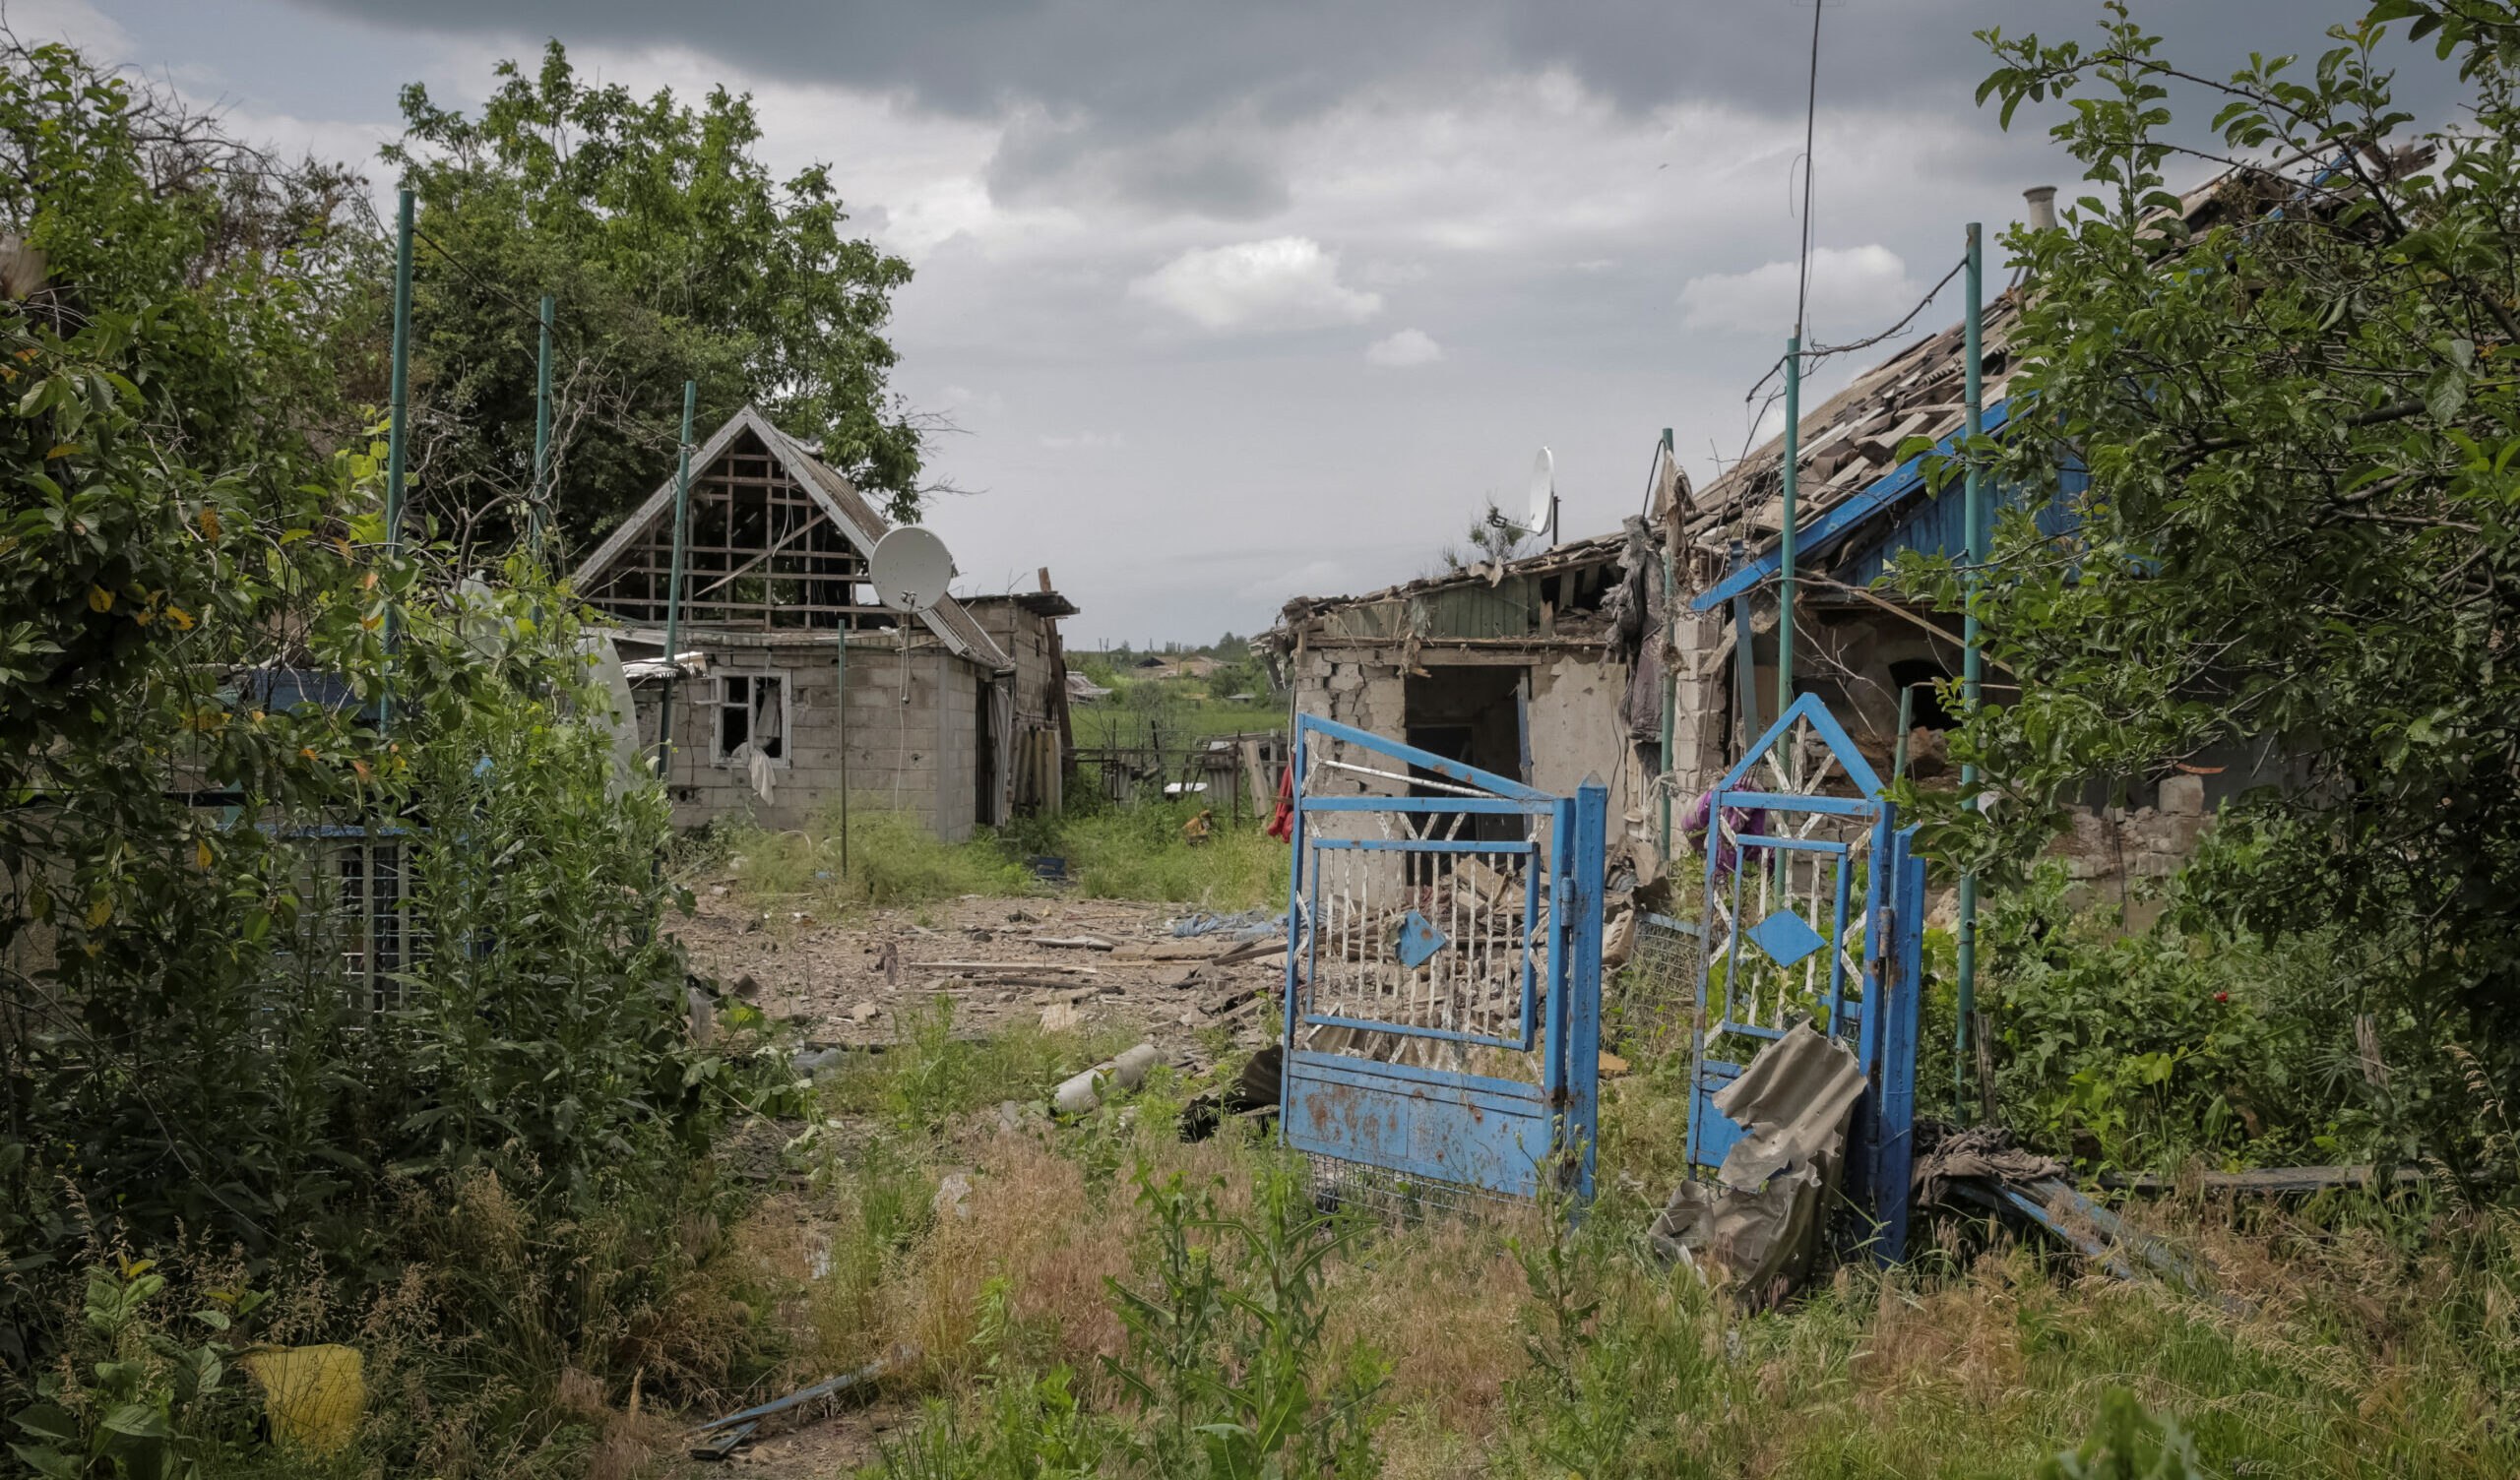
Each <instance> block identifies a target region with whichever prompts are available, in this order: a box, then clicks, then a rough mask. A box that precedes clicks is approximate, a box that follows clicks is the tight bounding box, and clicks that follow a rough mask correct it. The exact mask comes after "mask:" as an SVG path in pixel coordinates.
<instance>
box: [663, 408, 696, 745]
mask: <svg viewBox="0 0 2520 1480" xmlns="http://www.w3.org/2000/svg"><path fill="white" fill-rule="evenodd" d="M699 397H700V383H699V382H698V381H690V380H687V381H684V382H683V383H682V453H681V459H682V461H681V463H680V465H679V466H678V467H677V468H676V470H675V472H674V479H673V568H672V570H671V572H670V573H669V574H667V576H666V577H665V664H666V668H665V703H664V709H662V712H661V713H660V714H659V716H658V719H657V741H658V744H659V745H660V746H662V749H663V751H664V773H665V785H666V787H667V788H668V789H670V788H671V787H672V785H673V707H674V703H675V701H677V700H679V699H680V698H681V697H682V677H681V670H680V668H679V667H677V666H675V660H676V658H678V657H679V656H680V653H679V651H678V650H677V649H679V648H680V647H681V646H682V533H683V527H684V526H685V525H686V524H690V523H691V521H690V517H689V515H690V509H691V411H692V405H693V402H695V401H698V400H699Z"/></svg>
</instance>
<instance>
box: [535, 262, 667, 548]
mask: <svg viewBox="0 0 2520 1480" xmlns="http://www.w3.org/2000/svg"><path fill="white" fill-rule="evenodd" d="M688 435H689V434H688V433H686V434H685V436H686V437H688ZM550 463H551V295H550V294H549V293H544V294H543V295H542V342H541V346H540V347H539V348H538V349H536V351H535V356H534V500H533V503H532V504H531V506H530V507H529V508H528V509H527V512H526V531H527V532H526V544H525V548H526V553H527V554H529V555H530V556H532V557H533V558H534V559H535V560H536V561H539V560H541V559H542V539H543V534H544V525H545V524H546V520H545V517H544V514H543V502H544V501H545V500H546V499H548V498H549V497H550V496H551V490H550V488H549V487H548V486H547V485H546V483H545V482H544V479H545V477H546V476H547V475H548V474H547V470H548V468H549V467H550Z"/></svg>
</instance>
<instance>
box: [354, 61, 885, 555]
mask: <svg viewBox="0 0 2520 1480" xmlns="http://www.w3.org/2000/svg"><path fill="white" fill-rule="evenodd" d="M498 76H499V79H500V83H499V87H498V89H497V91H496V92H493V93H492V95H491V97H490V99H489V101H488V102H487V103H486V104H484V105H483V107H482V108H481V111H480V113H479V115H478V116H477V117H475V116H468V115H466V114H464V113H462V112H459V111H455V110H450V109H446V108H442V107H439V106H438V105H437V104H436V103H434V102H432V101H431V100H430V98H429V95H428V93H427V92H426V91H425V90H424V89H422V88H421V87H419V86H418V85H417V84H414V85H412V86H411V87H410V88H407V89H406V90H405V91H404V93H403V115H404V120H405V125H406V131H405V134H404V137H403V139H402V141H401V142H400V143H399V144H396V145H394V146H392V147H390V148H389V149H387V150H386V152H385V154H386V158H387V159H388V160H389V161H390V162H392V163H394V164H396V165H398V166H400V168H401V169H402V171H403V173H404V177H405V180H406V182H407V183H408V184H409V185H410V187H411V188H412V189H413V191H414V192H415V193H416V195H417V197H418V206H419V214H418V222H419V233H420V237H421V240H420V243H419V248H418V251H417V253H416V254H415V268H414V287H413V320H414V324H415V334H416V337H417V350H418V353H417V356H416V360H415V366H416V368H415V372H414V374H415V384H416V386H417V387H418V390H419V394H420V396H421V398H422V400H423V401H424V402H425V405H426V412H425V420H424V421H423V423H422V424H423V427H424V432H425V435H424V437H423V438H422V440H421V442H420V443H419V444H417V445H418V446H419V448H420V451H419V453H418V454H417V456H416V461H415V463H414V466H415V469H416V470H417V472H418V475H419V487H420V490H421V495H420V499H419V503H418V507H420V508H422V509H423V510H425V511H427V512H429V513H432V514H435V515H437V516H438V517H439V518H440V520H441V521H442V525H443V527H444V528H445V529H446V530H447V531H448V532H449V534H450V536H451V537H454V538H455V539H457V541H458V542H459V543H461V544H465V545H471V544H473V543H474V542H476V541H479V540H482V539H487V540H490V541H491V542H493V543H495V542H496V541H498V540H502V539H507V538H511V537H513V534H514V532H515V530H516V528H517V526H518V524H520V523H521V515H520V511H521V509H522V501H523V500H524V499H525V498H526V497H527V495H528V494H529V492H530V491H531V488H532V484H533V457H534V427H535V414H534V411H535V355H536V336H537V328H536V313H537V311H538V308H539V303H540V299H541V297H542V295H544V294H546V293H548V294H550V295H552V296H553V297H554V298H555V299H557V307H556V314H555V319H556V327H555V330H554V356H553V358H554V371H553V384H554V392H555V400H556V401H557V407H556V411H555V416H554V422H555V429H554V448H555V452H554V457H553V464H554V466H555V468H556V469H557V472H556V475H555V477H554V486H555V488H556V490H557V494H556V496H557V500H558V512H559V515H560V523H561V525H562V527H563V528H564V529H565V531H566V532H567V533H569V534H570V535H572V536H575V537H577V538H579V539H581V540H583V539H585V538H586V537H588V536H591V535H595V534H598V533H600V532H601V531H603V530H604V529H606V528H608V527H610V526H611V525H612V524H615V523H617V522H618V521H619V520H620V519H621V518H622V517H623V516H624V515H625V514H627V513H628V512H629V511H630V510H631V509H632V508H633V507H635V506H636V505H637V503H638V502H639V501H640V500H641V499H643V498H645V497H646V496H647V495H648V494H649V493H651V492H653V491H654V490H655V488H656V487H657V484H658V481H659V480H660V479H661V478H662V476H663V474H664V473H665V472H666V471H668V470H669V469H670V468H671V466H672V463H673V447H674V440H675V436H676V428H677V426H678V423H679V421H680V418H681V412H682V385H683V382H684V381H685V380H696V381H698V382H699V387H700V396H699V400H700V427H701V431H702V433H703V434H704V435H705V432H706V429H707V428H709V427H711V426H714V425H716V423H717V422H718V421H719V420H721V419H723V418H724V417H725V416H726V415H728V414H730V413H732V412H733V411H734V410H735V409H736V408H737V407H739V406H741V405H742V404H744V403H745V402H747V401H750V402H754V403H757V404H759V405H760V406H761V407H762V409H763V410H764V411H765V412H766V413H768V414H769V416H770V417H771V419H772V420H773V421H775V422H777V423H778V424H779V425H780V427H781V428H782V429H783V430H786V431H787V432H788V433H790V434H791V435H793V436H795V437H797V438H799V439H800V440H802V441H803V442H804V443H805V444H806V445H807V446H809V447H814V448H817V449H818V450H819V452H820V455H821V456H822V457H823V458H824V460H825V461H826V462H829V463H831V464H832V465H833V466H835V467H838V468H839V469H841V470H842V471H843V472H845V473H847V474H848V475H849V476H850V477H851V479H852V480H853V481H855V482H856V484H857V486H858V487H859V488H860V489H862V490H864V491H866V492H867V493H868V494H869V495H870V496H872V497H876V498H878V499H883V500H889V501H890V504H891V507H892V512H893V513H894V515H895V517H896V518H901V519H909V518H912V517H914V516H915V515H916V513H917V509H918V503H919V493H920V483H919V469H920V463H919V453H920V447H919V443H920V429H921V428H920V422H919V421H918V419H917V418H915V417H914V416H913V415H912V414H911V413H910V412H909V411H908V410H907V409H906V408H905V407H904V406H903V405H902V403H901V402H900V401H899V399H898V398H897V397H895V396H894V395H893V394H892V393H891V392H890V391H889V390H888V388H887V377H888V376H889V375H890V373H891V371H892V368H893V364H894V360H895V355H894V352H893V348H892V345H891V344H890V343H889V342H888V341H887V340H886V339H885V338H884V327H885V323H886V321H887V319H888V318H889V316H890V314H891V299H892V294H893V292H894V290H895V289H897V288H899V287H900V286H902V285H903V284H904V283H906V282H908V281H909V280H910V265H909V264H908V263H905V262H904V261H902V260H901V259H900V258H898V257H892V256H888V255H886V254H885V253H883V252H881V251H879V250H878V249H877V248H875V247H874V246H873V245H872V244H871V243H869V242H867V241H865V240H863V239H861V238H851V237H848V236H846V235H844V234H843V232H842V227H843V225H844V224H845V223H846V222H847V220H848V216H846V215H845V214H844V213H843V212H842V210H841V202H840V199H839V197H838V195H837V194H836V193H835V192H834V190H833V188H832V182H831V175H830V171H829V169H828V167H827V166H824V165H820V164H817V165H814V166H813V167H811V168H809V169H805V170H803V171H801V172H799V173H798V174H796V175H795V176H794V177H792V178H790V179H788V180H787V181H786V182H785V183H774V182H773V180H772V177H771V174H770V172H769V169H768V168H767V166H765V165H764V164H763V163H762V162H761V160H760V158H759V157H758V156H757V154H755V146H756V145H757V144H758V143H759V142H760V140H761V125H760V123H759V121H758V120H757V119H756V118H755V116H754V113H753V108H752V101H751V99H750V98H749V97H748V96H738V95H735V94H731V93H729V92H726V91H725V89H724V88H719V89H716V90H713V91H712V92H710V93H709V95H708V97H707V99H706V100H705V101H704V102H703V103H702V105H701V106H700V107H698V108H693V107H690V106H687V105H685V104H683V103H682V102H679V101H678V100H676V99H675V97H674V96H673V95H672V94H671V93H670V92H659V93H657V94H656V95H655V96H653V97H649V98H646V99H641V98H638V97H635V96H633V95H632V94H631V92H630V91H629V90H628V89H626V88H624V87H622V86H620V85H618V84H615V85H613V86H610V87H594V86H590V85H589V84H587V83H586V82H584V81H583V80H581V79H580V78H579V77H578V75H577V73H576V71H575V69H574V68H572V67H571V66H570V64H569V59H568V54H567V53H566V51H564V50H563V49H562V47H561V45H560V43H559V42H557V41H553V42H552V43H550V45H549V47H548V48H547V49H546V50H545V51H544V53H543V57H542V65H541V68H540V70H539V71H538V72H535V73H532V74H529V73H528V72H527V71H525V70H524V69H523V68H521V67H519V66H518V65H517V64H516V63H514V62H503V63H501V64H500V65H499V68H498Z"/></svg>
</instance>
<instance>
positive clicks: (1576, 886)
mask: <svg viewBox="0 0 2520 1480" xmlns="http://www.w3.org/2000/svg"><path fill="white" fill-rule="evenodd" d="M1609 799H1610V793H1609V788H1608V787H1607V786H1604V785H1603V784H1602V779H1601V777H1600V776H1598V775H1592V776H1586V777H1585V778H1584V784H1583V785H1581V786H1579V787H1577V788H1576V790H1575V800H1574V802H1573V803H1572V808H1573V811H1574V814H1575V819H1574V820H1575V827H1574V830H1573V832H1572V833H1560V834H1559V835H1560V836H1562V837H1567V838H1569V839H1570V840H1571V842H1572V844H1573V847H1572V852H1573V854H1574V857H1573V858H1571V859H1570V860H1568V863H1569V864H1570V868H1569V871H1568V873H1569V879H1568V882H1569V883H1570V885H1571V886H1572V887H1571V888H1569V889H1568V890H1567V892H1566V897H1567V902H1568V906H1569V909H1570V910H1571V913H1572V919H1571V922H1570V923H1571V926H1572V928H1571V929H1570V930H1568V932H1567V934H1566V937H1565V939H1566V940H1567V942H1568V944H1569V946H1570V948H1571V949H1570V950H1569V951H1568V952H1567V953H1566V955H1567V957H1568V960H1567V972H1568V979H1567V988H1568V990H1567V993H1566V1001H1567V1018H1568V1021H1567V1031H1566V1075H1565V1079H1564V1080H1563V1082H1564V1083H1565V1084H1566V1086H1567V1096H1566V1126H1565V1129H1564V1130H1563V1131H1561V1132H1560V1133H1559V1136H1558V1144H1559V1145H1560V1146H1577V1147H1581V1148H1582V1152H1583V1159H1582V1161H1581V1162H1580V1163H1579V1169H1578V1171H1577V1173H1576V1185H1575V1195H1576V1197H1577V1198H1579V1199H1585V1200H1589V1199H1590V1198H1591V1197H1592V1196H1593V1157H1594V1145H1595V1142H1597V1141H1600V1140H1601V1119H1602V1115H1601V1111H1602V1098H1601V1064H1602V905H1603V902H1604V900H1603V889H1604V885H1605V882H1606V881H1605V878H1604V875H1605V873H1606V871H1607V833H1608V824H1609Z"/></svg>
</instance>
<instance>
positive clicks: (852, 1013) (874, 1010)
mask: <svg viewBox="0 0 2520 1480" xmlns="http://www.w3.org/2000/svg"><path fill="white" fill-rule="evenodd" d="M883 1011H884V1010H883V1009H882V1008H880V1007H877V1006H876V1005H875V1004H873V1003H871V1002H861V1003H859V1004H858V1005H857V1006H855V1007H853V1008H851V1009H850V1010H849V1020H850V1021H851V1022H872V1021H874V1020H875V1017H876V1015H877V1014H879V1013H881V1012H883Z"/></svg>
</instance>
